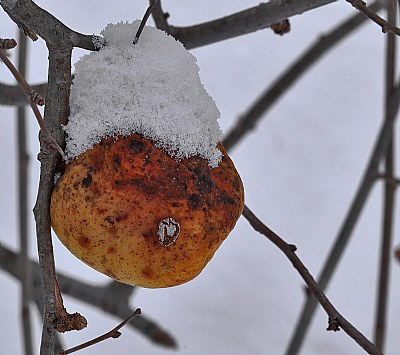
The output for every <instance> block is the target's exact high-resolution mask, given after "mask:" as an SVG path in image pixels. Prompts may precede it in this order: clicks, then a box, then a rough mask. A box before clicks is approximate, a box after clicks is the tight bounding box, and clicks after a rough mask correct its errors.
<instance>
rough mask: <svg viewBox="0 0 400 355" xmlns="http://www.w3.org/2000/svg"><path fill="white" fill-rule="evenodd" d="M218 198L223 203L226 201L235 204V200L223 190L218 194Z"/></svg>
mask: <svg viewBox="0 0 400 355" xmlns="http://www.w3.org/2000/svg"><path fill="white" fill-rule="evenodd" d="M219 200H220V201H222V202H223V203H225V204H226V203H227V204H229V205H233V204H235V201H234V200H233V199H232V198H231V197H229V196H228V195H227V194H226V193H225V192H222V193H221V194H220V195H219Z"/></svg>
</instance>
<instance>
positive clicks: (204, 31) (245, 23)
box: [153, 0, 335, 49]
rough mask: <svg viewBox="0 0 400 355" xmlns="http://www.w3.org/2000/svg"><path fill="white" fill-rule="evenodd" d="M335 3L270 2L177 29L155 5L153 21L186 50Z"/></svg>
mask: <svg viewBox="0 0 400 355" xmlns="http://www.w3.org/2000/svg"><path fill="white" fill-rule="evenodd" d="M334 1H335V0H307V1H304V0H292V1H285V2H281V1H270V2H268V3H261V4H260V5H258V6H255V7H252V8H250V9H247V10H244V11H241V12H237V13H235V14H232V15H230V16H226V17H223V18H220V19H217V20H213V21H209V22H204V23H202V24H198V25H194V26H189V27H175V26H172V25H169V24H168V23H167V22H166V21H165V20H163V19H162V16H164V13H163V11H162V9H161V6H156V8H155V14H156V15H155V16H153V18H154V21H155V22H156V25H157V27H158V28H160V29H163V30H165V31H167V32H168V33H169V34H170V35H172V36H174V37H175V38H176V39H178V40H179V41H181V42H182V43H183V44H184V46H185V47H186V48H187V49H190V48H196V47H201V46H205V45H207V44H211V43H215V42H218V41H223V40H226V39H229V38H234V37H237V36H242V35H244V34H248V33H251V32H255V31H258V30H261V29H265V28H268V27H270V26H271V25H273V24H276V23H279V22H281V21H284V20H286V19H288V18H290V17H292V16H295V15H299V14H302V13H304V12H306V11H310V10H313V9H316V8H318V7H321V6H324V5H327V4H329V3H332V2H334Z"/></svg>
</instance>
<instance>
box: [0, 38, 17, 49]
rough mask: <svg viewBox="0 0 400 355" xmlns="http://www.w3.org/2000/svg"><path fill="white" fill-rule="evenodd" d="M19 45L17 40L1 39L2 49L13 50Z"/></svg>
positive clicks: (0, 46)
mask: <svg viewBox="0 0 400 355" xmlns="http://www.w3.org/2000/svg"><path fill="white" fill-rule="evenodd" d="M16 45H17V41H16V40H15V39H10V38H4V39H3V38H0V49H12V48H14V47H15V46H16Z"/></svg>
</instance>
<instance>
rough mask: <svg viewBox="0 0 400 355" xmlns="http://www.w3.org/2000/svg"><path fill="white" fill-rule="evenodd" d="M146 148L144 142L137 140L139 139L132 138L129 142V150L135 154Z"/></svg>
mask: <svg viewBox="0 0 400 355" xmlns="http://www.w3.org/2000/svg"><path fill="white" fill-rule="evenodd" d="M143 150H144V144H143V142H142V141H141V140H137V139H132V140H131V141H130V142H129V151H130V152H131V153H132V154H133V155H136V154H140V153H142V152H143Z"/></svg>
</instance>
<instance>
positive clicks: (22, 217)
mask: <svg viewBox="0 0 400 355" xmlns="http://www.w3.org/2000/svg"><path fill="white" fill-rule="evenodd" d="M18 42H19V46H18V70H19V72H20V73H21V75H22V76H25V75H26V59H27V40H26V37H25V35H24V34H23V33H22V31H20V33H19V40H18ZM17 131H18V145H17V152H18V205H19V206H18V226H19V240H20V250H21V259H20V260H21V264H20V265H19V266H20V268H21V286H22V290H21V323H22V333H23V339H24V349H25V355H32V354H33V345H32V317H31V309H30V305H31V300H32V273H31V269H30V268H29V267H28V266H29V260H28V250H29V242H28V241H29V239H30V238H29V231H28V220H29V218H28V213H27V212H28V194H29V191H28V181H29V179H28V161H29V157H28V152H27V147H26V112H25V108H23V107H19V108H18V109H17Z"/></svg>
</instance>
